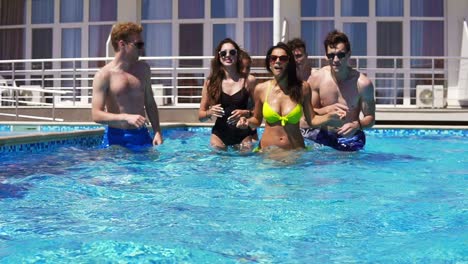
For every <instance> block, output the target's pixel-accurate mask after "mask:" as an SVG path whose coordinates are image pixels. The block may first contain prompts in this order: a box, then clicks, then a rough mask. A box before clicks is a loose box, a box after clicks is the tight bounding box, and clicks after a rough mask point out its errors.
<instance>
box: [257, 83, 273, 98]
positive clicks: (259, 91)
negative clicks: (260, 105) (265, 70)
mask: <svg viewBox="0 0 468 264" xmlns="http://www.w3.org/2000/svg"><path fill="white" fill-rule="evenodd" d="M270 82H271V81H266V82H262V83H259V84H257V85H256V86H255V91H254V94H255V95H256V96H260V98H263V97H264V94H265V91H266V88H267V87H268V85H269V83H270Z"/></svg>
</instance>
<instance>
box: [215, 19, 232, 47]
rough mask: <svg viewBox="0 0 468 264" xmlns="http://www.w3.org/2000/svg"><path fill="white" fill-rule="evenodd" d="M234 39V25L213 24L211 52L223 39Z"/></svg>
mask: <svg viewBox="0 0 468 264" xmlns="http://www.w3.org/2000/svg"><path fill="white" fill-rule="evenodd" d="M225 38H231V39H234V40H235V39H236V25H235V24H214V25H213V51H214V49H215V48H216V47H217V46H218V43H219V42H220V41H221V40H223V39H225Z"/></svg>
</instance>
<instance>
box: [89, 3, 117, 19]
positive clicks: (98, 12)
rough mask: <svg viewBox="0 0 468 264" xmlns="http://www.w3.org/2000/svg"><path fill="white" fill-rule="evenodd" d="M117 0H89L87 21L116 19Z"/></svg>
mask: <svg viewBox="0 0 468 264" xmlns="http://www.w3.org/2000/svg"><path fill="white" fill-rule="evenodd" d="M116 20H117V0H89V21H116Z"/></svg>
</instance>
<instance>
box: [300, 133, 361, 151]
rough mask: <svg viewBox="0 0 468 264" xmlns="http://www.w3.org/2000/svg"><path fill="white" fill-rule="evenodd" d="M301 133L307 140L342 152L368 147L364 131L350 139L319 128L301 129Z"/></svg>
mask: <svg viewBox="0 0 468 264" xmlns="http://www.w3.org/2000/svg"><path fill="white" fill-rule="evenodd" d="M301 133H302V136H303V137H304V138H306V139H309V140H312V141H314V142H316V143H319V144H322V145H325V146H329V147H332V148H334V149H336V150H340V151H358V150H361V149H363V148H364V145H366V134H364V131H362V130H358V131H357V132H356V133H355V134H354V136H352V137H349V138H347V137H343V136H341V135H338V134H336V133H335V132H330V131H327V130H324V129H319V128H301Z"/></svg>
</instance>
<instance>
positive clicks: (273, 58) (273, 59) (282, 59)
mask: <svg viewBox="0 0 468 264" xmlns="http://www.w3.org/2000/svg"><path fill="white" fill-rule="evenodd" d="M278 59H279V61H280V62H283V63H284V62H288V61H289V57H288V56H287V55H281V56H276V55H270V63H275V62H276V61H277V60H278Z"/></svg>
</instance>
